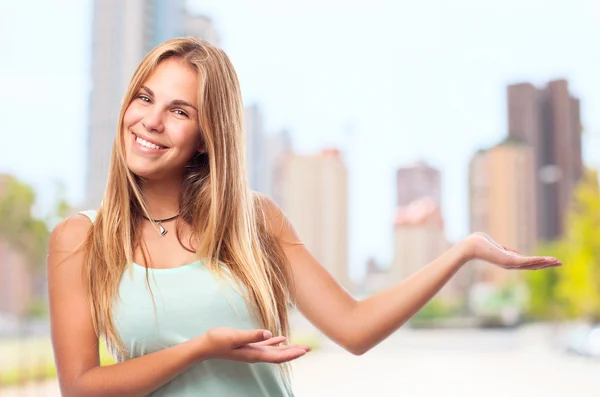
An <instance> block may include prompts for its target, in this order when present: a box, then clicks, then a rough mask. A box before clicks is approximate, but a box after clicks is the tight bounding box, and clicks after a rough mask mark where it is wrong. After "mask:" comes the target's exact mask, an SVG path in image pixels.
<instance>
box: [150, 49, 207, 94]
mask: <svg viewBox="0 0 600 397" xmlns="http://www.w3.org/2000/svg"><path fill="white" fill-rule="evenodd" d="M143 85H145V86H146V87H148V88H150V89H151V90H152V91H153V92H154V95H156V96H157V97H163V98H164V99H165V100H174V99H182V100H184V101H186V102H190V103H197V100H196V99H197V98H196V97H197V92H198V75H197V73H196V72H195V71H194V70H193V69H192V68H191V67H190V66H189V65H188V64H187V63H186V62H185V61H184V60H182V59H178V58H169V59H166V60H164V61H162V62H161V63H159V64H158V66H157V67H156V68H155V69H154V70H153V71H152V73H150V75H149V76H148V77H147V78H146V80H144V83H143Z"/></svg>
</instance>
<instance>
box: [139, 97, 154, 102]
mask: <svg viewBox="0 0 600 397" xmlns="http://www.w3.org/2000/svg"><path fill="white" fill-rule="evenodd" d="M138 98H139V99H141V100H142V101H144V102H147V103H150V102H151V101H150V98H148V97H147V96H146V95H138Z"/></svg>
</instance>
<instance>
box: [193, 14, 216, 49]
mask: <svg viewBox="0 0 600 397" xmlns="http://www.w3.org/2000/svg"><path fill="white" fill-rule="evenodd" d="M185 35H186V36H193V37H197V38H199V39H202V40H206V41H208V42H209V43H210V44H212V45H213V46H215V47H221V38H220V37H219V32H218V31H217V29H216V28H215V25H214V23H213V21H212V19H210V18H209V17H207V16H206V15H202V14H190V13H187V14H186V15H185Z"/></svg>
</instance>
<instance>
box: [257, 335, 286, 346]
mask: <svg viewBox="0 0 600 397" xmlns="http://www.w3.org/2000/svg"><path fill="white" fill-rule="evenodd" d="M286 340H287V338H286V337H285V336H274V337H272V338H271V339H267V340H264V341H262V342H257V343H253V345H256V346H275V345H278V344H280V343H283V342H285V341H286Z"/></svg>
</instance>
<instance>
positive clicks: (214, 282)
mask: <svg viewBox="0 0 600 397" xmlns="http://www.w3.org/2000/svg"><path fill="white" fill-rule="evenodd" d="M80 214H82V215H85V216H87V217H88V218H89V219H90V220H91V221H92V223H93V222H94V219H95V217H96V211H83V212H80ZM148 281H149V283H150V287H151V291H150V290H149V288H148V282H147V280H146V267H144V266H141V265H138V264H135V263H134V264H133V265H132V269H131V271H130V270H129V269H126V270H125V272H124V273H123V276H122V278H121V282H120V285H119V297H118V299H117V300H115V302H114V303H113V309H112V310H113V311H112V313H113V321H114V324H115V327H116V331H117V332H118V334H119V336H120V337H121V339H122V341H123V344H124V347H125V350H126V351H127V353H128V356H129V357H130V358H135V357H139V356H143V355H144V354H149V353H152V352H155V351H158V350H161V349H166V348H168V347H171V346H175V345H177V344H180V343H183V342H185V341H187V340H190V339H192V338H194V337H196V336H199V335H202V334H203V333H205V332H207V331H208V330H209V329H210V328H213V327H230V328H236V329H244V330H249V329H256V328H260V326H257V321H256V318H254V317H253V316H252V315H251V313H250V311H249V309H248V307H247V306H246V302H245V300H244V298H243V296H242V295H241V294H240V293H239V292H238V291H237V290H235V289H234V288H232V287H231V286H229V284H228V283H227V282H225V281H222V280H218V279H217V278H215V277H213V274H212V273H211V272H210V271H209V270H208V269H207V268H206V267H205V266H204V265H203V263H202V261H196V262H193V263H190V264H187V265H184V266H180V267H176V268H171V269H152V268H148ZM151 293H152V295H153V296H154V303H155V305H156V312H155V309H154V305H153V303H152V295H151ZM151 396H169V397H187V396H202V397H224V396H248V397H263V396H266V397H293V393H292V392H291V389H290V387H289V385H288V383H287V382H285V380H284V378H283V375H282V373H281V370H280V369H279V367H278V366H277V365H276V364H268V363H244V362H239V361H232V360H219V359H209V360H204V361H202V362H200V363H199V364H196V365H194V366H193V367H190V368H189V369H188V370H186V371H184V372H182V373H181V374H179V375H178V376H177V377H175V378H173V379H172V380H171V381H170V382H169V383H167V384H165V385H164V386H162V387H161V388H159V389H157V390H156V391H155V392H153V393H152V394H151Z"/></svg>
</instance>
